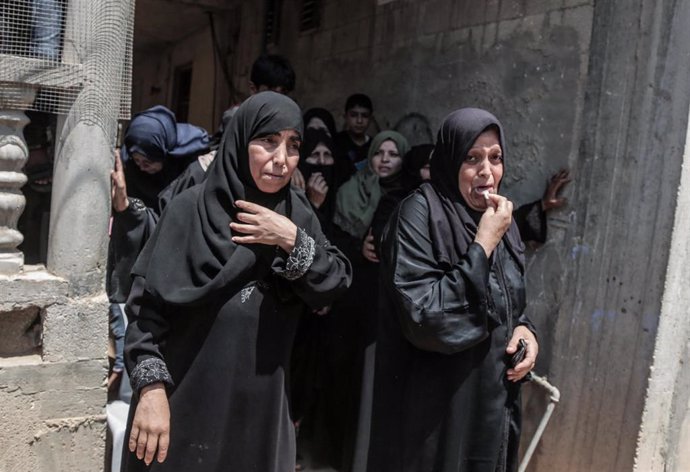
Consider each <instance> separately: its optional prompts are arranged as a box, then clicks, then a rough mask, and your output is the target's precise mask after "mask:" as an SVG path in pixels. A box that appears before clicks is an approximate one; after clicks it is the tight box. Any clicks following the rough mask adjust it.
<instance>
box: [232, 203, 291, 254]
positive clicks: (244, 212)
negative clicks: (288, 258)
mask: <svg viewBox="0 0 690 472" xmlns="http://www.w3.org/2000/svg"><path fill="white" fill-rule="evenodd" d="M235 206H237V208H238V209H239V211H238V212H237V214H236V216H235V218H236V221H233V222H232V223H230V229H232V230H233V231H234V232H237V233H241V234H242V235H241V236H239V235H237V236H233V237H232V240H233V242H235V243H238V244H266V245H269V246H279V247H280V248H281V249H283V250H284V251H285V252H287V253H288V254H289V253H290V252H292V250H293V248H294V247H295V240H296V238H297V226H296V225H295V224H294V223H293V222H292V221H290V219H289V218H287V217H285V216H283V215H280V214H278V213H276V212H274V211H272V210H269V209H268V208H264V207H262V206H261V205H257V204H255V203H251V202H248V201H245V200H237V201H236V202H235Z"/></svg>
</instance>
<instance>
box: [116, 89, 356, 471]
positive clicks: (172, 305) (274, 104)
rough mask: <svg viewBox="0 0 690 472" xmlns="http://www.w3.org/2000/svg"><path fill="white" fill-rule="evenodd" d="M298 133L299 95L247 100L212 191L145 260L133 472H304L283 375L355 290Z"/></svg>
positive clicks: (134, 369)
mask: <svg viewBox="0 0 690 472" xmlns="http://www.w3.org/2000/svg"><path fill="white" fill-rule="evenodd" d="M301 128H302V125H301V116H300V111H299V108H298V107H297V105H296V104H295V103H294V102H293V101H292V100H290V99H289V98H287V97H285V96H283V95H280V94H277V93H273V92H263V93H259V94H257V95H254V96H252V97H250V98H249V99H247V100H246V101H245V102H244V103H243V104H242V105H241V106H240V108H239V109H238V110H237V113H236V115H235V117H234V119H233V120H232V122H231V123H230V128H229V129H228V130H226V132H225V135H224V138H223V143H222V145H221V148H220V150H219V155H218V156H217V157H216V159H215V162H214V164H213V165H212V166H211V167H210V168H209V171H208V177H207V179H206V181H205V182H204V183H203V184H201V185H197V186H195V187H192V188H190V189H189V190H186V191H185V192H183V193H181V194H180V195H179V196H177V197H175V198H174V199H173V200H172V202H171V203H170V204H169V205H168V206H167V208H166V211H165V212H164V213H163V216H162V217H161V219H160V221H159V222H158V225H157V226H156V229H155V232H154V234H153V235H152V237H151V239H150V240H149V242H148V243H147V245H146V247H145V248H144V250H143V252H142V254H141V256H140V258H139V260H138V261H137V264H136V265H135V267H134V270H133V275H134V276H135V279H134V283H133V287H132V292H131V295H130V298H129V300H128V304H127V311H128V315H129V316H130V324H129V327H128V330H127V336H126V347H125V361H126V364H127V368H128V370H129V372H130V377H131V379H132V386H133V390H134V392H135V394H134V398H133V405H132V408H131V410H130V411H131V412H132V413H130V416H131V417H130V421H129V427H128V439H129V451H131V452H129V453H126V454H125V457H124V464H125V465H124V468H123V470H126V471H138V470H155V471H185V472H194V471H204V472H206V471H225V470H247V471H249V470H255V471H261V472H272V471H275V472H278V471H280V472H288V471H289V472H292V471H294V467H295V434H294V427H293V424H292V419H291V418H290V413H289V404H288V396H287V393H286V392H287V391H288V388H287V382H288V379H287V378H286V377H287V372H288V371H289V361H290V350H291V346H292V341H293V337H294V332H295V329H296V326H297V322H298V318H299V315H300V314H301V313H302V312H303V311H304V310H305V305H308V306H310V307H312V308H319V307H322V306H325V305H327V304H329V303H331V301H332V300H333V298H334V297H336V296H338V295H339V294H340V293H342V292H343V291H344V290H345V289H346V288H347V286H348V285H349V282H350V266H349V263H348V261H347V259H345V257H344V256H343V255H342V253H340V251H338V249H336V248H335V247H333V246H332V245H331V244H330V243H329V242H328V241H327V240H326V238H325V237H324V236H323V233H322V232H321V229H320V226H319V223H318V219H317V218H316V216H315V215H314V213H313V212H312V210H311V207H310V205H309V202H308V201H307V200H306V198H305V197H304V195H303V194H301V193H297V192H295V191H293V190H291V188H290V185H289V182H290V176H291V174H292V172H293V170H294V168H295V167H296V165H297V161H298V160H299V154H298V151H299V141H300V134H301Z"/></svg>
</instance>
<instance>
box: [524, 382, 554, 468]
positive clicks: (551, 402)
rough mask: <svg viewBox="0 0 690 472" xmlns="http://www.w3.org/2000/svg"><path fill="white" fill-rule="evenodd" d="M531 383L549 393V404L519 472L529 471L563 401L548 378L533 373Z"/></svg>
mask: <svg viewBox="0 0 690 472" xmlns="http://www.w3.org/2000/svg"><path fill="white" fill-rule="evenodd" d="M530 381H532V382H534V383H536V384H537V385H539V386H540V387H541V388H543V389H544V390H546V391H547V392H549V404H548V405H547V407H546V411H545V412H544V416H542V417H541V421H540V422H539V426H538V427H537V431H536V432H535V433H534V436H533V437H532V441H530V443H529V446H528V447H527V451H526V452H525V456H524V457H523V458H522V462H520V467H519V468H518V472H525V471H526V470H527V464H529V461H530V459H532V455H533V454H534V451H535V449H536V448H537V444H539V440H540V439H541V437H542V435H543V434H544V430H545V429H546V425H547V424H548V422H549V419H551V414H552V413H553V410H554V409H555V408H556V403H558V402H559V401H560V399H561V392H560V391H559V390H558V389H557V388H556V387H555V386H553V385H551V384H550V383H549V382H548V381H547V380H546V378H544V377H540V376H538V375H536V374H534V373H531V374H530Z"/></svg>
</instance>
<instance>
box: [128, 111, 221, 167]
mask: <svg viewBox="0 0 690 472" xmlns="http://www.w3.org/2000/svg"><path fill="white" fill-rule="evenodd" d="M208 147H209V138H208V133H207V132H206V131H205V130H203V129H201V128H199V127H197V126H194V125H190V124H187V123H177V121H176V120H175V115H174V114H173V112H171V111H170V110H168V109H167V108H165V107H164V106H161V105H156V106H154V107H152V108H149V109H148V110H144V111H142V112H141V113H137V114H136V115H134V118H132V121H131V123H130V124H129V127H128V128H127V133H126V134H125V142H124V145H123V146H122V151H121V156H122V161H123V162H126V161H127V160H129V157H130V156H131V155H132V154H134V153H135V152H136V153H139V154H142V155H143V156H145V157H146V158H147V159H149V160H152V161H159V162H160V161H165V160H166V159H167V158H168V157H172V158H179V157H187V156H190V155H194V154H200V153H201V152H203V151H205V150H206V149H208Z"/></svg>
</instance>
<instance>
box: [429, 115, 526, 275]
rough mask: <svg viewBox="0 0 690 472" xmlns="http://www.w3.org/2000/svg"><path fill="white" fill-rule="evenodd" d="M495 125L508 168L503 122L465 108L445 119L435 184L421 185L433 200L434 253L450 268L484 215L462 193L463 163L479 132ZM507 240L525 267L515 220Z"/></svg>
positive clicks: (434, 170)
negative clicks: (459, 184) (470, 204)
mask: <svg viewBox="0 0 690 472" xmlns="http://www.w3.org/2000/svg"><path fill="white" fill-rule="evenodd" d="M492 127H493V128H495V129H496V130H497V131H498V137H499V141H500V145H501V150H502V151H503V162H504V164H503V165H504V169H505V158H506V154H507V153H506V147H505V139H504V134H503V128H502V126H501V123H500V122H499V121H498V119H497V118H496V117H495V116H494V115H492V114H491V113H489V112H488V111H485V110H481V109H479V108H461V109H460V110H457V111H454V112H453V113H451V114H450V115H448V116H447V117H446V118H445V120H443V124H442V125H441V129H440V130H439V132H438V136H437V138H436V146H435V147H434V153H433V156H432V158H431V183H424V184H422V186H421V187H420V188H421V190H422V193H423V194H424V196H425V197H426V199H427V201H428V202H429V213H430V215H429V226H430V230H431V239H432V244H433V247H434V253H435V254H434V255H435V257H436V260H437V261H439V262H440V263H441V264H442V265H443V266H446V267H447V268H450V267H452V266H453V265H454V264H456V263H457V262H458V261H459V259H460V257H461V256H462V255H463V254H465V253H466V252H467V249H468V247H469V245H470V244H471V243H472V242H473V241H474V238H475V236H476V234H477V225H478V223H479V219H480V218H481V216H482V213H481V212H478V211H476V210H473V209H472V208H470V207H469V206H468V205H467V203H466V202H465V199H464V198H463V197H462V194H461V193H460V188H459V186H458V175H459V173H460V166H461V165H462V163H463V161H464V160H465V157H466V156H467V153H468V151H469V150H470V149H471V148H472V145H473V144H474V142H475V141H476V139H477V138H478V137H479V135H480V134H482V133H483V132H484V131H485V130H487V129H488V128H492ZM504 175H505V174H504ZM503 241H505V243H506V245H507V246H508V249H509V250H510V252H511V253H512V254H513V255H514V256H515V258H516V260H517V261H518V264H519V265H520V268H521V269H522V270H524V256H523V253H524V246H523V244H522V240H521V239H520V234H519V232H518V230H517V226H516V225H515V221H513V222H512V223H511V225H510V228H509V229H508V231H507V232H506V234H505V235H504V236H503Z"/></svg>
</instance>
